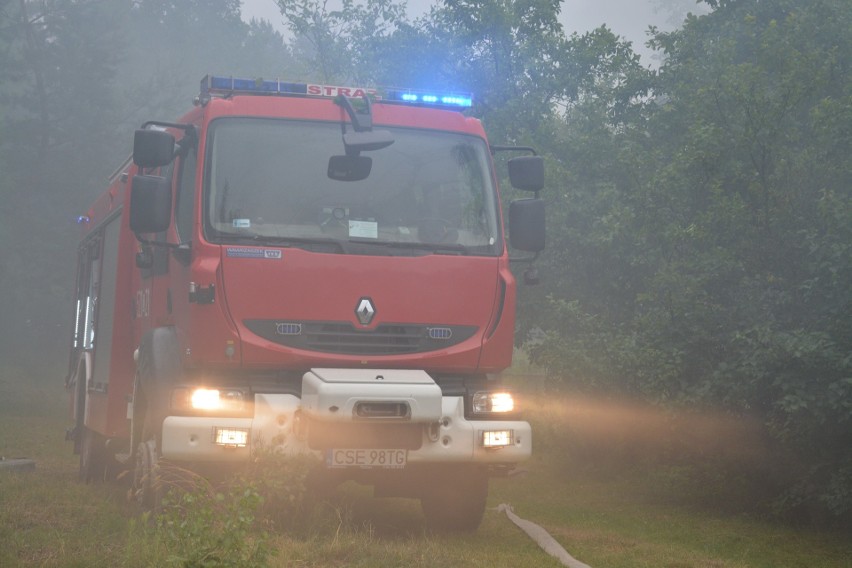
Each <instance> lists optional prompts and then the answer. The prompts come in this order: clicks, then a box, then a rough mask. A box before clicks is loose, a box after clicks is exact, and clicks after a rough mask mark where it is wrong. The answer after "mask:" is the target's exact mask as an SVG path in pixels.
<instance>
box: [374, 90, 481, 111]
mask: <svg viewBox="0 0 852 568" xmlns="http://www.w3.org/2000/svg"><path fill="white" fill-rule="evenodd" d="M382 98H383V99H384V100H386V101H389V102H400V103H408V104H417V105H423V106H432V107H442V108H455V109H466V108H470V107H471V106H473V97H472V96H471V95H469V94H460V93H442V92H439V91H418V90H414V89H386V90H384V91H382Z"/></svg>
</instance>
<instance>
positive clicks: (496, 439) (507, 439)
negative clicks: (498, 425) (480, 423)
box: [482, 430, 515, 448]
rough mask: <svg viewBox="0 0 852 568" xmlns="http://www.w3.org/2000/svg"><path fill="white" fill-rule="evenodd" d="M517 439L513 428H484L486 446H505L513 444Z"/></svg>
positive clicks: (483, 443)
mask: <svg viewBox="0 0 852 568" xmlns="http://www.w3.org/2000/svg"><path fill="white" fill-rule="evenodd" d="M514 440H515V433H514V431H512V430H484V431H483V432H482V446H483V447H485V448H504V447H506V446H511V445H512V444H513V443H514Z"/></svg>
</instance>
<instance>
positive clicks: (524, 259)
mask: <svg viewBox="0 0 852 568" xmlns="http://www.w3.org/2000/svg"><path fill="white" fill-rule="evenodd" d="M538 255H539V253H534V254H533V255H532V256H516V257H514V258H513V257H511V256H510V257H509V262H528V263H530V264H532V263H533V262H535V261H536V259H537V258H538Z"/></svg>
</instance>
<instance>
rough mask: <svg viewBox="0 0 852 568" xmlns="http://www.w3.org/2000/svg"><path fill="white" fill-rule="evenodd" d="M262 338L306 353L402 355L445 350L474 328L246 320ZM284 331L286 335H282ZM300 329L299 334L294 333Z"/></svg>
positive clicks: (249, 327)
mask: <svg viewBox="0 0 852 568" xmlns="http://www.w3.org/2000/svg"><path fill="white" fill-rule="evenodd" d="M243 323H245V325H246V327H247V328H248V329H249V330H250V331H251V332H252V333H255V334H257V335H259V336H260V337H263V338H264V339H267V340H269V341H272V342H274V343H278V344H280V345H286V346H288V347H293V348H296V349H304V350H307V351H319V352H322V353H339V354H342V355H402V354H406V353H423V352H427V351H434V350H437V349H446V348H447V347H449V346H452V345H456V344H458V343H461V342H462V341H464V340H466V339H469V338H470V337H472V336H473V335H474V333H476V329H477V328H476V327H475V326H458V325H456V326H453V325H417V324H394V323H385V324H380V325H379V326H377V327H376V328H375V329H367V330H364V329H357V328H356V327H355V326H354V325H353V324H351V323H349V322H317V321H281V320H246V321H244V322H243ZM281 330H285V331H286V332H287V333H281ZM294 330H299V333H293V331H294Z"/></svg>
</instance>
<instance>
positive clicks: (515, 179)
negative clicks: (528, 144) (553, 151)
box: [509, 156, 544, 191]
mask: <svg viewBox="0 0 852 568" xmlns="http://www.w3.org/2000/svg"><path fill="white" fill-rule="evenodd" d="M509 181H511V182H512V187H514V188H517V189H521V190H524V191H541V190H542V188H544V160H543V159H542V158H541V156H518V157H517V158H512V159H511V160H509Z"/></svg>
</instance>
